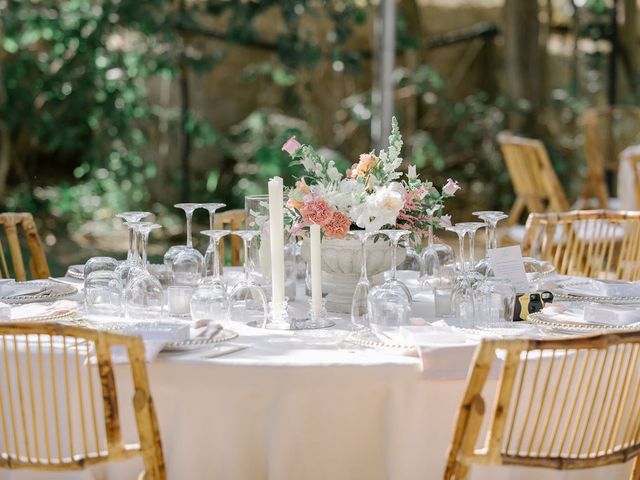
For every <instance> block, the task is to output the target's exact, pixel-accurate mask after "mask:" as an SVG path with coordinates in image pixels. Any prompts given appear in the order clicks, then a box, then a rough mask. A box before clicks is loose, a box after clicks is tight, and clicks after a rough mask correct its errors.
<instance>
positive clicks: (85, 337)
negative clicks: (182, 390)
mask: <svg viewBox="0 0 640 480" xmlns="http://www.w3.org/2000/svg"><path fill="white" fill-rule="evenodd" d="M111 347H118V348H121V349H123V350H126V351H127V353H128V356H129V361H130V368H131V370H130V371H131V375H132V382H133V386H134V395H133V398H132V399H131V401H132V407H133V410H134V414H135V421H136V425H137V430H138V438H139V442H138V443H136V444H125V443H124V442H123V438H122V431H121V422H120V415H119V405H118V394H117V391H116V381H115V376H114V371H113V363H112V358H111ZM0 351H1V352H2V353H1V354H0V371H1V372H2V375H1V376H0V420H1V424H2V431H1V433H0V434H1V435H2V443H1V444H0V445H2V448H0V468H5V469H31V470H39V471H51V472H60V471H73V470H82V469H84V468H86V467H90V466H93V465H97V464H104V463H107V462H113V461H118V460H125V459H128V458H132V457H142V460H143V463H144V469H145V470H144V472H143V473H142V474H141V475H140V477H139V478H140V480H142V479H144V480H164V479H165V478H166V473H165V466H164V459H163V455H162V446H161V442H160V434H159V430H158V422H157V420H156V414H155V409H154V405H153V401H152V398H151V392H150V390H149V381H148V378H147V370H146V366H145V363H144V345H143V343H142V340H140V338H139V337H129V336H124V335H116V334H114V333H108V332H103V331H95V330H89V329H86V328H80V327H74V326H65V325H60V324H55V323H6V324H2V325H0ZM89 358H90V359H91V361H85V360H87V359H89Z"/></svg>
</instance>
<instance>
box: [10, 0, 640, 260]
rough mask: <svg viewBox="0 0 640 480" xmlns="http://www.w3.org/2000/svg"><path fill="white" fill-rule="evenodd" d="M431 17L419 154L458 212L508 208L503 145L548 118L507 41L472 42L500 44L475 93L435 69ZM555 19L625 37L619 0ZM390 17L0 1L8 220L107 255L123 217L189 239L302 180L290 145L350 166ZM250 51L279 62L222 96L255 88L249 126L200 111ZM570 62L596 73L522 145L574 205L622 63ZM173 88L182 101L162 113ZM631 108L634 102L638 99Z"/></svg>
mask: <svg viewBox="0 0 640 480" xmlns="http://www.w3.org/2000/svg"><path fill="white" fill-rule="evenodd" d="M425 3H429V2H415V1H401V2H400V9H399V15H398V22H397V29H398V33H397V39H398V65H397V69H396V74H395V81H396V92H397V99H396V100H397V114H398V116H399V118H400V121H401V128H402V129H403V133H404V134H405V144H406V148H407V150H406V152H405V155H404V156H405V157H406V158H407V159H408V160H411V161H413V162H415V163H416V165H417V166H418V168H419V169H420V170H422V174H423V176H428V177H430V178H433V180H434V181H435V182H444V181H446V178H447V177H453V178H455V179H457V180H459V181H460V182H461V184H462V185H463V186H464V192H465V194H464V195H463V196H461V197H460V198H459V199H457V200H456V201H457V202H458V203H455V204H453V205H452V208H454V209H459V210H460V211H466V209H468V208H470V207H471V206H475V207H478V206H482V207H486V208H497V209H508V207H509V206H510V204H511V202H512V192H511V188H510V183H509V179H508V175H507V172H506V170H505V168H504V164H503V161H502V158H501V156H500V153H499V150H498V148H497V145H496V143H495V137H496V134H497V133H498V132H499V131H501V130H503V129H505V128H507V127H508V126H510V125H512V124H513V118H516V117H519V118H526V117H527V116H528V115H532V112H533V110H532V108H531V105H530V104H529V103H528V102H527V101H526V100H524V99H518V98H508V96H507V95H506V94H505V92H504V91H503V90H502V88H501V84H500V81H499V80H496V79H495V78H492V76H495V75H496V71H497V70H498V69H499V63H500V62H499V54H498V53H496V43H498V44H499V43H500V41H499V36H500V32H499V29H498V30H496V31H495V32H494V33H491V34H487V32H488V31H490V30H487V31H485V33H481V34H480V35H478V36H477V37H473V38H472V39H471V40H470V42H471V43H473V42H472V41H475V40H474V39H477V38H479V39H480V40H481V41H482V42H483V43H482V46H481V51H482V52H483V53H482V55H480V56H479V57H478V58H476V60H475V61H476V63H477V62H479V63H481V64H482V63H485V65H481V66H480V68H481V73H480V74H479V75H476V76H475V77H474V79H472V80H469V79H468V78H467V77H466V76H465V71H464V70H462V71H455V70H454V71H453V73H451V72H449V75H448V76H447V75H445V74H444V73H442V72H441V71H440V70H439V69H438V68H437V67H436V66H435V65H433V64H431V63H430V62H429V61H428V59H426V57H425V50H426V49H427V47H428V48H434V49H435V48H436V47H438V46H444V48H445V49H446V48H447V47H446V45H447V42H446V35H445V36H444V40H445V41H444V42H443V39H440V40H438V39H437V38H432V39H431V40H432V41H431V43H430V44H429V45H427V46H426V47H425V41H424V37H425V32H424V27H421V26H420V25H417V26H416V18H415V12H416V11H417V10H416V9H418V10H419V8H421V6H422V5H423V4H425ZM468 3H474V2H468ZM476 3H482V2H476ZM552 4H553V5H552ZM548 5H552V7H551V10H549V12H548V13H549V17H550V18H551V13H553V12H556V16H557V11H560V13H561V14H562V15H560V16H561V17H562V18H564V19H565V20H564V23H563V21H558V23H559V24H562V25H561V28H565V29H566V30H567V31H569V32H570V33H571V34H572V35H573V37H572V38H574V39H575V40H576V42H577V41H578V40H579V39H581V38H586V39H590V40H592V41H593V42H599V41H601V40H603V39H604V40H606V39H607V38H609V36H610V35H611V32H610V31H609V30H608V29H609V27H610V22H609V18H610V13H611V5H610V2H605V1H604V0H586V1H585V2H580V6H577V5H576V2H573V1H568V0H567V1H564V0H563V1H558V2H555V3H554V2H549V3H548ZM558 5H559V6H558ZM375 8H376V7H375V5H371V4H370V3H369V2H368V1H365V0H338V1H332V0H261V1H249V0H247V1H235V0H202V1H198V2H189V1H187V0H178V1H176V0H174V1H169V0H153V1H151V0H149V1H141V0H100V1H91V2H89V1H86V0H24V1H13V0H0V29H1V35H0V40H1V44H0V75H1V77H0V78H1V81H0V134H1V135H2V142H1V143H2V148H1V149H0V198H1V199H2V202H3V204H4V205H3V207H4V208H5V209H9V210H29V211H33V212H35V213H36V216H37V217H38V218H39V219H40V220H41V221H42V223H43V225H42V227H43V228H44V230H45V238H46V239H47V243H48V244H49V245H50V246H53V245H54V244H55V243H56V242H57V241H58V239H61V238H62V237H64V236H69V235H71V238H72V239H73V240H74V241H75V242H77V243H80V244H81V245H83V246H85V247H88V246H91V247H95V248H98V249H99V248H104V249H107V248H108V245H109V242H108V237H109V235H110V233H111V232H112V230H113V226H114V225H115V224H114V223H113V220H112V219H113V215H114V213H115V212H117V211H122V210H130V209H150V210H153V211H154V212H155V213H157V214H158V215H160V216H161V217H162V219H163V220H162V223H163V224H164V225H165V227H166V228H165V235H166V236H167V237H171V236H172V235H177V234H179V232H180V231H181V228H182V224H181V222H182V220H181V219H180V218H179V217H178V216H177V214H175V213H173V212H172V210H173V209H172V208H171V204H172V203H173V202H174V201H179V200H191V201H213V200H215V201H223V202H225V203H227V205H229V206H230V207H241V206H242V204H243V197H244V196H245V195H249V194H254V193H261V192H263V191H264V190H265V185H266V180H267V179H268V178H269V177H271V176H273V175H276V174H280V175H284V176H285V178H286V179H288V180H290V179H291V178H292V177H293V176H294V175H296V174H297V172H296V171H295V170H294V169H293V168H294V167H290V166H289V165H288V163H287V161H286V158H285V157H284V156H283V154H282V152H281V151H280V146H281V145H282V143H283V142H284V141H285V140H286V139H287V138H288V137H289V136H291V135H297V136H298V138H299V139H300V140H301V141H304V142H310V143H313V144H316V145H325V146H326V148H325V152H326V153H327V155H332V156H333V157H334V158H335V159H336V161H338V162H339V164H340V165H341V166H342V167H346V166H348V165H350V164H351V163H352V162H353V161H354V159H356V158H357V155H358V154H359V153H360V152H362V151H368V150H369V149H370V136H369V129H370V122H371V118H372V111H371V87H372V85H371V77H372V75H371V70H372V57H374V56H375V48H374V46H373V45H372V40H371V30H372V25H373V17H374V16H375ZM551 23H552V22H551V20H549V24H550V25H551ZM273 25H277V27H275V26H273ZM491 32H492V30H491ZM439 41H440V45H439V44H438V42H439ZM427 43H428V42H427ZM237 46H242V47H245V48H249V49H254V50H256V51H259V52H265V54H264V55H259V56H255V55H254V56H248V57H247V60H246V61H245V62H244V65H243V67H242V70H241V72H240V74H239V75H235V74H234V75H232V76H231V77H229V76H227V77H223V78H226V79H227V80H226V81H227V83H225V84H224V85H222V86H220V85H218V86H217V88H219V89H221V88H222V89H226V90H228V91H229V92H233V93H234V94H235V95H238V92H243V91H245V90H244V89H246V96H253V98H251V99H250V104H251V108H250V109H249V111H246V114H245V113H243V115H242V118H231V119H227V118H222V117H223V114H222V113H220V114H218V117H216V114H217V113H216V112H217V110H216V109H217V105H210V106H208V107H207V108H208V109H209V111H207V110H206V109H205V108H203V106H202V105H200V104H199V97H198V91H199V90H198V89H200V88H202V87H203V85H206V82H210V81H212V80H206V82H204V83H203V81H201V82H200V83H198V80H197V79H198V78H207V79H211V78H212V77H210V75H212V74H215V72H219V71H224V70H225V69H229V68H230V67H229V62H232V61H234V60H237V58H236V56H237V53H238V50H237ZM456 52H457V53H456V55H458V54H460V55H461V58H460V63H463V62H465V61H467V60H465V59H466V57H465V53H464V51H462V53H460V52H461V51H460V50H459V49H458V50H456ZM496 58H497V59H498V61H497V62H496ZM454 60H455V61H456V62H457V59H454ZM487 60H489V61H487ZM567 61H568V62H575V63H576V64H577V63H578V62H580V65H581V71H580V73H579V74H578V73H575V75H574V76H573V77H571V78H569V80H568V81H567V82H565V84H563V85H559V86H558V85H554V86H553V88H550V89H549V92H550V94H549V95H548V96H547V97H545V98H544V99H543V101H544V116H541V117H540V118H536V119H535V120H536V122H535V123H534V128H529V130H527V129H526V128H525V129H522V130H521V131H520V132H519V133H524V134H530V135H535V136H537V137H541V138H543V139H544V140H545V142H546V144H547V145H548V147H549V150H550V152H551V155H552V158H553V161H554V165H555V167H556V169H557V170H558V172H559V174H560V176H561V177H562V178H563V179H564V180H566V183H565V185H566V186H567V188H568V189H569V190H570V191H572V192H574V193H575V192H576V191H577V190H578V188H579V186H580V184H579V183H577V182H576V178H577V177H576V175H575V171H576V169H577V168H579V166H580V165H583V164H584V161H583V156H582V155H583V153H582V144H581V141H582V140H581V139H582V137H581V135H580V134H579V133H578V131H579V130H578V125H577V119H578V117H579V114H580V113H581V111H582V110H583V109H584V108H585V107H586V106H588V105H592V104H593V103H595V102H597V101H598V98H599V96H601V95H602V92H603V90H604V88H605V82H604V80H605V79H604V76H603V72H604V69H605V68H606V54H604V53H602V51H601V50H600V49H592V50H591V51H589V52H587V53H586V54H585V53H582V54H581V53H580V52H579V51H578V50H576V52H575V53H574V54H573V56H572V57H571V58H569V59H568V60H567ZM212 72H213V73H212ZM576 72H577V68H576ZM328 76H329V77H331V78H333V77H339V78H340V83H339V85H341V89H336V88H334V87H335V86H336V83H331V84H328V85H327V86H326V87H323V86H322V85H320V87H319V90H320V93H319V94H318V85H317V84H318V83H322V82H325V81H326V79H327V78H328ZM229 79H231V80H229ZM556 83H557V82H556ZM166 85H169V90H170V91H171V92H172V97H171V98H172V99H173V100H172V101H170V102H166V101H162V99H161V97H162V91H163V88H165V87H164V86H166ZM452 85H453V86H452ZM460 85H462V87H459V86H460ZM323 88H326V92H323V91H322V89H323ZM158 92H160V93H158ZM323 93H327V95H328V94H329V93H330V94H331V95H332V96H336V95H338V96H340V98H339V102H338V104H337V105H338V108H337V109H336V110H335V111H334V112H333V114H331V115H327V114H326V112H322V111H320V108H319V102H318V100H319V99H320V100H321V99H322V98H323V97H322V95H323ZM628 97H629V98H628V99H627V100H628V101H632V102H633V101H635V96H634V92H633V91H630V92H628ZM265 98H266V100H265ZM176 99H177V100H176ZM245 110H246V108H244V109H243V112H245ZM216 118H218V119H219V121H216V120H215V119H216ZM516 123H517V122H516ZM520 124H524V125H531V124H530V123H526V122H524V123H523V122H520ZM199 152H200V153H199ZM160 157H164V160H162V161H160ZM203 159H204V160H203ZM205 160H206V161H205ZM202 221H204V219H202ZM120 233H122V232H120ZM105 238H106V240H105ZM101 239H102V240H105V241H104V245H102V247H101V245H100V244H99V242H100V240H101ZM83 242H84V243H83ZM54 248H55V247H54ZM112 248H113V247H112ZM89 254H90V252H88V253H87V254H86V256H88V255H89ZM61 261H63V260H61Z"/></svg>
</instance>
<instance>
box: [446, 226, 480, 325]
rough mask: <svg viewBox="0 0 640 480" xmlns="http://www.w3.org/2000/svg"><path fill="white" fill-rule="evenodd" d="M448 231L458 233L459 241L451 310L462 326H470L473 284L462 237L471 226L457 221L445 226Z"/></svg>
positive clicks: (473, 311) (472, 310)
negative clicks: (457, 270)
mask: <svg viewBox="0 0 640 480" xmlns="http://www.w3.org/2000/svg"><path fill="white" fill-rule="evenodd" d="M447 230H449V231H450V232H455V233H456V234H457V235H458V241H459V249H460V250H459V259H458V262H459V265H460V270H459V275H458V277H457V278H456V281H455V284H454V287H453V293H452V296H451V304H452V310H453V312H454V313H455V315H456V317H457V318H458V319H459V320H460V321H461V322H462V326H464V327H468V328H471V327H473V324H474V316H475V306H474V298H473V286H472V285H471V281H470V280H469V277H468V275H467V271H466V261H465V255H464V237H465V236H466V235H467V233H469V232H470V231H471V230H472V227H469V225H465V224H463V223H457V224H455V225H452V226H450V227H447Z"/></svg>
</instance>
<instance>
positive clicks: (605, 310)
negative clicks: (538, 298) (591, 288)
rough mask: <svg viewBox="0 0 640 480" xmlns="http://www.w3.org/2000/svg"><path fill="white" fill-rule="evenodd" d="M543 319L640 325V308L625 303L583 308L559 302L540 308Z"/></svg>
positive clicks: (568, 322) (564, 321) (577, 323)
mask: <svg viewBox="0 0 640 480" xmlns="http://www.w3.org/2000/svg"><path fill="white" fill-rule="evenodd" d="M542 317H543V319H544V320H548V321H553V322H559V323H567V324H576V325H584V324H591V325H613V326H621V325H627V326H629V325H636V324H638V326H640V309H638V308H637V307H633V306H626V305H599V304H592V305H587V306H586V307H584V308H579V307H568V306H566V305H561V304H553V305H549V306H547V307H545V308H543V309H542Z"/></svg>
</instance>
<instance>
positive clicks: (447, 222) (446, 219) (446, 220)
mask: <svg viewBox="0 0 640 480" xmlns="http://www.w3.org/2000/svg"><path fill="white" fill-rule="evenodd" d="M439 220H440V223H441V224H442V226H443V227H445V228H447V227H450V226H451V215H443V216H441V217H440V219H439Z"/></svg>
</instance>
